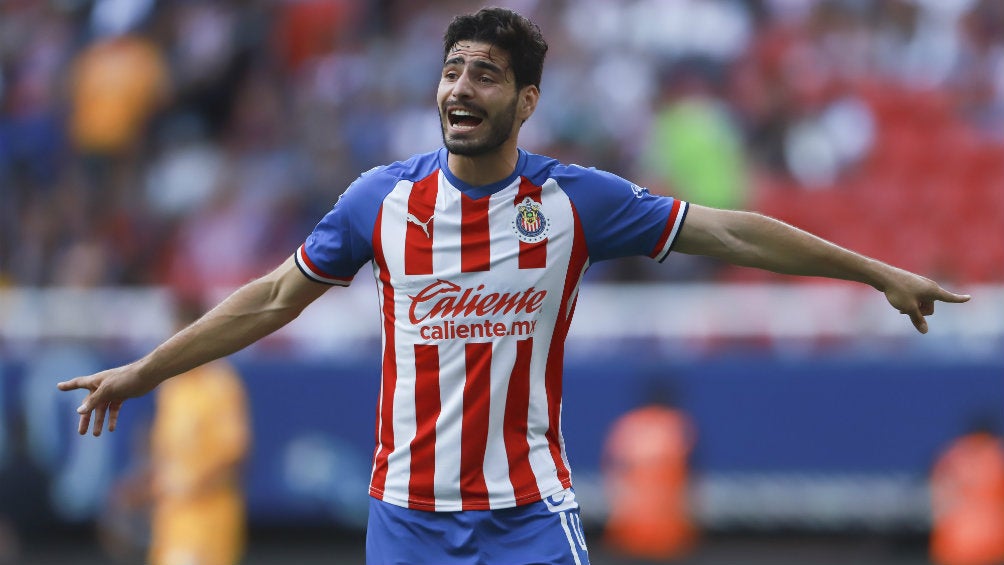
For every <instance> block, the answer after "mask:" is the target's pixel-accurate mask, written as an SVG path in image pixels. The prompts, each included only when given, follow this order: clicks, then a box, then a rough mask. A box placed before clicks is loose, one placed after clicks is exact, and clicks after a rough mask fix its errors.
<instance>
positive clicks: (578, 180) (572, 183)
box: [523, 153, 633, 190]
mask: <svg viewBox="0 0 1004 565" xmlns="http://www.w3.org/2000/svg"><path fill="white" fill-rule="evenodd" d="M523 176H525V177H527V178H528V179H529V180H530V181H531V182H533V183H534V184H536V185H538V186H540V185H542V184H543V183H544V182H546V181H547V180H553V181H555V182H557V183H558V185H559V186H561V187H562V188H565V189H573V188H574V189H585V190H589V189H599V190H603V189H613V190H616V189H618V188H620V189H625V188H630V187H631V186H633V185H632V183H631V182H629V181H627V180H625V179H623V178H622V177H620V176H617V175H615V174H613V173H610V172H608V171H604V170H601V169H597V168H595V167H584V166H582V165H576V164H565V163H562V162H560V161H558V160H557V159H554V158H551V157H545V156H543V155H536V154H533V153H527V163H526V166H525V167H524V173H523Z"/></svg>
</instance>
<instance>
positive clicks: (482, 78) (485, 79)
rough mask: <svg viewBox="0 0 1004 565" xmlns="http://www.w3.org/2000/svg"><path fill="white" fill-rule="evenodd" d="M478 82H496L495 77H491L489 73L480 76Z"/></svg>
mask: <svg viewBox="0 0 1004 565" xmlns="http://www.w3.org/2000/svg"><path fill="white" fill-rule="evenodd" d="M478 82H480V83H481V84H494V83H495V79H494V78H492V77H490V76H488V75H481V76H480V77H479V78H478Z"/></svg>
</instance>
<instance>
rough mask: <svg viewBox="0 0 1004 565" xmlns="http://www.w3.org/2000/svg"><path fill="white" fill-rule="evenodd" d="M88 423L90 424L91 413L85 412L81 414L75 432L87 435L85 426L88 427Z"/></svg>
mask: <svg viewBox="0 0 1004 565" xmlns="http://www.w3.org/2000/svg"><path fill="white" fill-rule="evenodd" d="M90 425H91V413H90V412H87V413H86V414H81V415H80V423H79V424H77V433H78V434H80V435H82V436H83V435H87V428H89V427H90Z"/></svg>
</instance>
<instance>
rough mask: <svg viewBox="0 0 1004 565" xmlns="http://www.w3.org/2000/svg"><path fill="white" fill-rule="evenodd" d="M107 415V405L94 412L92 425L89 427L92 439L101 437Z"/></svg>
mask: <svg viewBox="0 0 1004 565" xmlns="http://www.w3.org/2000/svg"><path fill="white" fill-rule="evenodd" d="M107 413H108V405H104V406H101V407H99V408H96V409H95V410H94V425H93V426H92V427H91V432H92V433H93V434H94V437H98V436H100V435H101V431H102V430H103V429H104V427H105V414H107Z"/></svg>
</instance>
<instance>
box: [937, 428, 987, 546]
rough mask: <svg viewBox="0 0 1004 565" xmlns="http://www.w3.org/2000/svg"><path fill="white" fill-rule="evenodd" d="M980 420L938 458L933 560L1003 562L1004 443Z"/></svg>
mask: <svg viewBox="0 0 1004 565" xmlns="http://www.w3.org/2000/svg"><path fill="white" fill-rule="evenodd" d="M990 422H991V420H986V421H981V422H979V423H978V424H977V425H974V426H973V427H972V429H971V430H970V431H969V432H967V433H966V434H964V435H962V436H961V437H959V438H957V439H956V440H955V441H953V442H952V443H951V444H950V445H949V446H948V447H947V448H946V449H945V451H944V452H943V453H941V454H940V455H939V456H938V459H937V461H936V462H935V465H934V468H933V469H932V471H931V497H932V499H931V511H932V514H933V524H932V528H931V560H932V561H934V562H935V563H937V564H938V565H999V564H1001V563H1004V439H1002V438H1001V435H1000V431H999V429H998V426H997V425H995V424H991V423H990Z"/></svg>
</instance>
